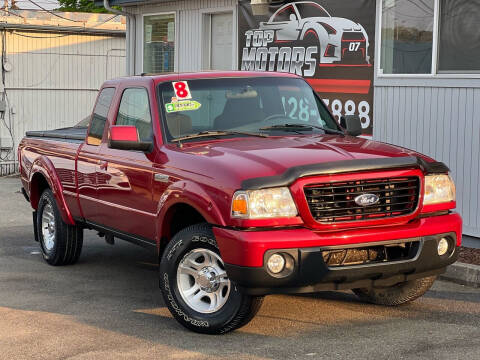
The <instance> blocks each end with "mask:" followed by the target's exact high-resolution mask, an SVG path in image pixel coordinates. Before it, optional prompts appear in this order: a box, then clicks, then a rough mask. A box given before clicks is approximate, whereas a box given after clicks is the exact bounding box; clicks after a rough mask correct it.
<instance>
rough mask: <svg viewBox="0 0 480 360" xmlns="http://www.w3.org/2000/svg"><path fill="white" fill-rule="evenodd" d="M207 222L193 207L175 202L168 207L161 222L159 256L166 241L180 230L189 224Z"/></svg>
mask: <svg viewBox="0 0 480 360" xmlns="http://www.w3.org/2000/svg"><path fill="white" fill-rule="evenodd" d="M203 222H207V221H206V220H205V218H204V217H203V216H202V214H200V213H199V212H198V211H197V210H196V209H195V208H193V207H192V206H190V205H187V204H183V203H182V204H176V205H173V206H172V207H171V208H170V209H168V211H167V213H166V214H165V217H164V218H163V224H162V236H161V238H160V256H161V255H162V253H163V249H165V246H166V245H167V244H168V242H169V241H170V240H171V239H172V238H173V237H174V236H175V234H176V233H178V232H179V231H180V230H182V229H185V228H186V227H188V226H190V225H195V224H199V223H203Z"/></svg>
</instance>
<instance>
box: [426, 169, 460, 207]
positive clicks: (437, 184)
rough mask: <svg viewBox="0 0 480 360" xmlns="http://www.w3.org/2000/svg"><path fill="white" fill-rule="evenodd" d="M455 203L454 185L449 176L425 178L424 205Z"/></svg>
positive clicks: (429, 176)
mask: <svg viewBox="0 0 480 360" xmlns="http://www.w3.org/2000/svg"><path fill="white" fill-rule="evenodd" d="M451 201H455V184H454V183H453V180H452V179H451V177H450V176H449V175H427V176H425V196H424V198H423V204H424V205H432V204H439V203H446V202H451Z"/></svg>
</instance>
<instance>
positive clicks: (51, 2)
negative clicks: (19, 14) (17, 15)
mask: <svg viewBox="0 0 480 360" xmlns="http://www.w3.org/2000/svg"><path fill="white" fill-rule="evenodd" d="M33 1H34V2H36V3H37V4H38V5H40V6H41V7H43V8H45V9H47V10H52V9H56V8H58V1H56V0H33ZM3 2H4V1H3V0H0V5H1V6H3ZM16 3H17V6H18V7H19V8H20V9H38V7H37V6H35V5H34V4H32V3H31V2H30V1H29V0H17V1H16Z"/></svg>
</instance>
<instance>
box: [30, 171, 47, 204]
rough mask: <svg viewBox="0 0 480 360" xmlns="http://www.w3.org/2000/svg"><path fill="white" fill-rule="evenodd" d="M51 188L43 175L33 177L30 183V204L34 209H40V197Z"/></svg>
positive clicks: (37, 174) (38, 174)
mask: <svg viewBox="0 0 480 360" xmlns="http://www.w3.org/2000/svg"><path fill="white" fill-rule="evenodd" d="M49 188H50V185H48V182H47V179H45V177H44V176H43V175H42V174H41V173H36V174H34V175H33V177H32V181H31V182H30V203H31V204H32V207H33V208H34V209H37V207H38V201H39V200H40V196H42V194H43V192H44V191H45V189H49Z"/></svg>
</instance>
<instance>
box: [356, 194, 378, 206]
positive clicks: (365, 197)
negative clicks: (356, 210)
mask: <svg viewBox="0 0 480 360" xmlns="http://www.w3.org/2000/svg"><path fill="white" fill-rule="evenodd" d="M379 201H380V198H379V197H378V196H377V195H375V194H362V195H358V196H357V197H356V198H355V202H356V203H357V204H358V205H360V206H370V205H375V204H376V203H378V202H379Z"/></svg>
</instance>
